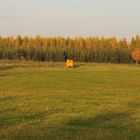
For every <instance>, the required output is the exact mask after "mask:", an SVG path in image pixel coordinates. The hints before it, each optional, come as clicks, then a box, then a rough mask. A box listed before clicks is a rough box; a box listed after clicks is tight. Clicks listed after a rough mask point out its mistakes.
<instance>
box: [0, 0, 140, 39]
mask: <svg viewBox="0 0 140 140" xmlns="http://www.w3.org/2000/svg"><path fill="white" fill-rule="evenodd" d="M137 34H140V0H0V35H1V36H10V35H13V36H16V35H29V36H35V35H41V36H64V37H67V36H70V37H75V36H83V37H85V36H99V37H100V36H104V37H111V36H116V37H119V38H122V37H126V38H131V37H132V36H134V35H137Z"/></svg>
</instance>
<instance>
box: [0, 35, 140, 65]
mask: <svg viewBox="0 0 140 140" xmlns="http://www.w3.org/2000/svg"><path fill="white" fill-rule="evenodd" d="M139 47H140V36H136V37H133V38H132V40H131V41H130V42H129V41H127V40H126V39H125V38H124V39H120V40H118V39H116V38H115V37H113V38H103V37H102V38H99V37H87V38H82V37H77V38H63V37H40V36H36V37H27V36H25V37H21V36H17V37H12V36H11V37H0V59H20V57H24V58H26V59H27V60H38V61H55V62H57V61H66V60H67V59H73V60H74V61H79V62H101V63H104V62H105V63H132V62H133V59H132V55H131V54H132V51H133V50H134V49H135V48H139Z"/></svg>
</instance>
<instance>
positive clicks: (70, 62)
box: [66, 59, 74, 68]
mask: <svg viewBox="0 0 140 140" xmlns="http://www.w3.org/2000/svg"><path fill="white" fill-rule="evenodd" d="M66 66H67V68H73V67H74V61H73V60H70V59H68V60H67V62H66Z"/></svg>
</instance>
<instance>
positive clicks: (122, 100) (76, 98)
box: [0, 61, 140, 140]
mask: <svg viewBox="0 0 140 140" xmlns="http://www.w3.org/2000/svg"><path fill="white" fill-rule="evenodd" d="M40 139H41V140H140V66H139V65H121V64H96V63H77V64H76V66H75V68H73V69H67V68H66V67H65V63H53V62H25V63H24V62H19V61H0V140H40Z"/></svg>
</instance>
